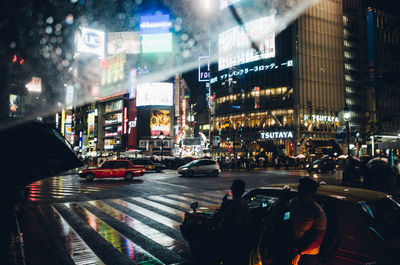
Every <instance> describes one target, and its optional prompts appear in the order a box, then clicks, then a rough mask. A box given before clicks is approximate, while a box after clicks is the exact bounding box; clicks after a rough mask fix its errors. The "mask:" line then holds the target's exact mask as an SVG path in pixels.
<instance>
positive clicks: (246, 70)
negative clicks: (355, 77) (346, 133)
mask: <svg viewBox="0 0 400 265" xmlns="http://www.w3.org/2000/svg"><path fill="white" fill-rule="evenodd" d="M222 12H224V11H222ZM222 15H223V14H222ZM261 19H263V18H261ZM256 20H257V19H256ZM258 20H259V19H258ZM272 20H273V18H272ZM256 23H257V22H250V24H247V26H249V27H251V26H252V24H256ZM245 25H246V24H245ZM230 31H232V29H230ZM230 31H229V30H227V31H226V32H229V33H232V32H230ZM233 31H234V30H233ZM249 31H251V29H249ZM226 32H222V33H220V34H219V40H218V42H219V43H220V45H221V43H223V42H224V41H225V40H224V39H221V38H222V37H224V35H225V33H226ZM269 37H270V38H269V40H268V41H269V43H267V46H265V43H264V48H265V47H267V48H268V49H269V50H266V49H264V50H258V51H252V52H254V54H252V55H250V56H249V55H248V54H244V55H240V54H239V55H236V54H234V52H233V53H231V54H229V52H228V54H227V53H226V48H225V47H222V48H221V47H219V48H220V49H219V51H220V52H221V51H222V52H225V54H223V55H224V56H223V55H221V54H219V57H220V58H221V57H223V59H220V60H219V64H218V68H217V67H216V66H215V67H214V69H212V73H211V77H212V78H211V90H212V91H213V93H214V94H215V99H214V103H215V104H214V105H215V112H214V122H213V124H212V136H213V137H214V141H213V142H214V146H213V148H214V150H215V151H216V152H217V153H225V154H232V155H233V156H237V155H240V156H248V155H252V156H253V155H260V154H261V155H266V156H268V157H272V156H278V155H286V156H288V155H297V154H299V153H310V152H312V153H315V152H317V151H318V152H322V153H329V152H330V153H332V154H333V153H334V152H340V150H338V147H337V145H336V142H335V140H336V129H337V127H338V126H339V124H340V123H341V118H340V117H341V112H342V110H343V108H344V105H345V97H344V69H343V11H342V1H331V0H329V1H328V0H326V1H320V2H319V3H318V4H317V5H315V6H313V7H311V8H310V9H308V10H307V11H306V12H305V13H304V14H303V15H301V16H300V17H299V18H298V19H297V20H296V21H295V22H294V23H292V24H291V25H289V26H288V27H287V28H286V29H285V30H283V31H282V32H281V33H279V34H278V35H276V36H273V35H272V36H269ZM268 44H269V46H268ZM224 48H225V50H224ZM252 56H253V58H252ZM221 63H222V65H221ZM215 145H217V146H215ZM232 151H233V152H232Z"/></svg>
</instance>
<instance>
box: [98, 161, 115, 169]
mask: <svg viewBox="0 0 400 265" xmlns="http://www.w3.org/2000/svg"><path fill="white" fill-rule="evenodd" d="M113 166H114V163H113V162H112V161H106V162H104V163H103V164H102V165H101V168H112V167H113Z"/></svg>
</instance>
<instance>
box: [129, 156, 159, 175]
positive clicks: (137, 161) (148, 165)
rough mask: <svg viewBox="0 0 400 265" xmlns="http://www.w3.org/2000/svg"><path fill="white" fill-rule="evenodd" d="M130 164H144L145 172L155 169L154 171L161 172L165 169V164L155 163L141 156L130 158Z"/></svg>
mask: <svg viewBox="0 0 400 265" xmlns="http://www.w3.org/2000/svg"><path fill="white" fill-rule="evenodd" d="M129 160H130V161H131V162H132V164H134V165H140V166H144V167H145V169H146V172H148V171H153V170H154V171H156V172H161V171H163V170H164V169H165V165H164V164H161V163H155V162H153V161H151V160H150V159H149V158H146V157H142V158H130V159H129Z"/></svg>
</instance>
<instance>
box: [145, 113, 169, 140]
mask: <svg viewBox="0 0 400 265" xmlns="http://www.w3.org/2000/svg"><path fill="white" fill-rule="evenodd" d="M170 128H171V112H170V111H169V110H152V111H151V115H150V135H152V136H157V135H160V133H161V132H163V134H164V135H165V136H169V135H170Z"/></svg>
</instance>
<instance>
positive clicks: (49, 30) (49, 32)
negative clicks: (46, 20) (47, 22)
mask: <svg viewBox="0 0 400 265" xmlns="http://www.w3.org/2000/svg"><path fill="white" fill-rule="evenodd" d="M46 33H47V34H51V33H53V29H52V28H51V27H50V26H47V27H46Z"/></svg>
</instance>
